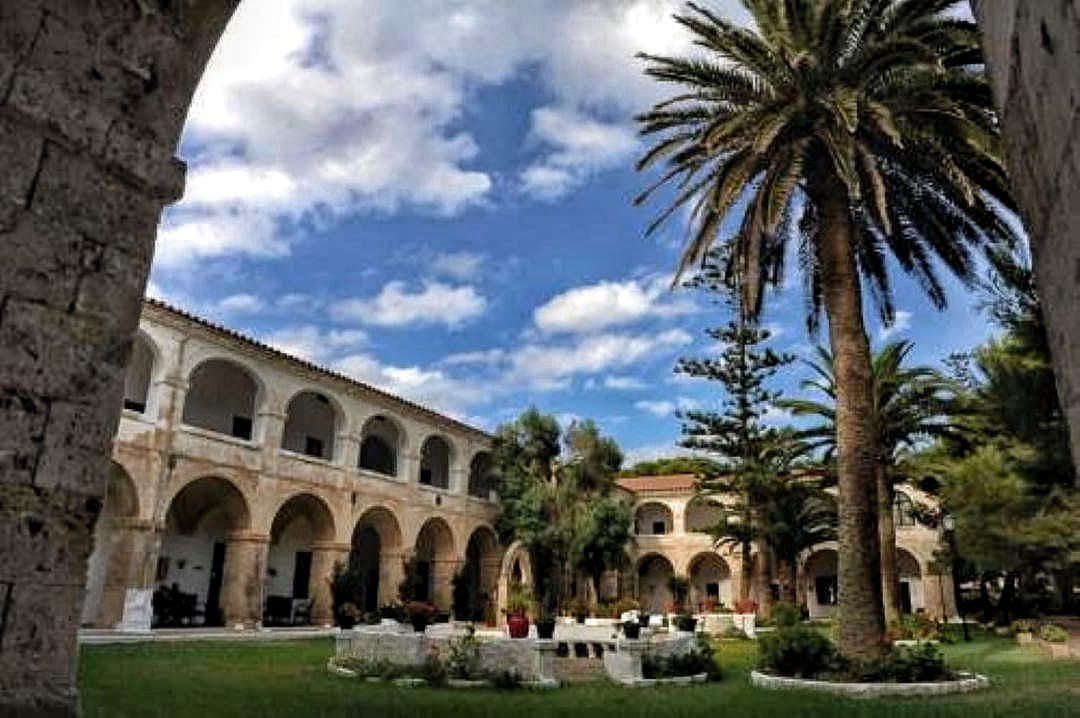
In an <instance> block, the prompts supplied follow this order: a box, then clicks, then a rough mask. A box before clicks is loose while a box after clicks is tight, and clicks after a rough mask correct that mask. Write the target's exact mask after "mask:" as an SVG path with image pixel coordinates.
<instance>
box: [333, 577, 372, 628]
mask: <svg viewBox="0 0 1080 718" xmlns="http://www.w3.org/2000/svg"><path fill="white" fill-rule="evenodd" d="M330 597H331V601H332V604H333V613H334V620H335V621H337V622H338V623H340V622H341V620H342V616H343V611H342V609H343V608H344V607H345V604H352V607H354V608H355V607H356V606H359V605H361V604H362V603H363V597H364V572H363V571H360V570H359V569H357V568H355V567H353V566H352V565H351V564H349V563H341V562H338V563H335V564H334V572H333V574H332V576H331V577H330Z"/></svg>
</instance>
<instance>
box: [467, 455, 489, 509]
mask: <svg viewBox="0 0 1080 718" xmlns="http://www.w3.org/2000/svg"><path fill="white" fill-rule="evenodd" d="M494 468H495V467H494V462H493V461H492V456H491V452H490V451H478V452H476V454H474V455H473V458H472V461H470V462H469V488H468V490H469V496H474V497H476V498H478V499H487V498H490V497H491V492H492V491H494V489H495V481H494V477H493V475H492V472H493V471H494Z"/></svg>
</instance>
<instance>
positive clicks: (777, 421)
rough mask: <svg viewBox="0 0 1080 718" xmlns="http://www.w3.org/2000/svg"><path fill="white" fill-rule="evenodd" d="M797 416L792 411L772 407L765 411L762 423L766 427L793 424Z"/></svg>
mask: <svg viewBox="0 0 1080 718" xmlns="http://www.w3.org/2000/svg"><path fill="white" fill-rule="evenodd" d="M794 416H795V415H794V414H793V413H792V412H791V410H790V409H781V408H779V407H775V406H770V407H769V408H768V409H766V410H765V413H764V414H762V415H761V423H762V424H765V425H766V426H780V425H782V424H788V423H790V422H791V420H792V418H793V417H794Z"/></svg>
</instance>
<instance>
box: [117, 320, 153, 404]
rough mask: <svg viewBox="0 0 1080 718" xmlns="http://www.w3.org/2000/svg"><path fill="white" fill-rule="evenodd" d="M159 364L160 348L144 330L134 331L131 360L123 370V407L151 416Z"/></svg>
mask: <svg viewBox="0 0 1080 718" xmlns="http://www.w3.org/2000/svg"><path fill="white" fill-rule="evenodd" d="M159 366H161V350H160V349H158V346H157V344H156V343H155V342H154V340H153V339H151V338H150V336H149V335H147V334H146V332H144V331H142V330H141V329H140V330H139V331H137V332H135V340H134V342H133V343H132V346H131V360H130V361H129V362H128V366H127V371H126V372H124V408H125V409H126V410H128V411H134V412H136V413H138V414H143V415H145V416H153V414H154V411H153V409H154V408H155V404H156V402H155V401H154V398H155V396H154V391H153V387H154V377H155V375H156V373H157V370H158V367H159Z"/></svg>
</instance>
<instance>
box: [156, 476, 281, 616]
mask: <svg viewBox="0 0 1080 718" xmlns="http://www.w3.org/2000/svg"><path fill="white" fill-rule="evenodd" d="M250 529H251V510H250V508H249V502H248V500H247V499H246V498H245V496H244V494H243V492H242V491H241V490H240V489H239V488H237V485H236V484H234V483H233V482H232V481H230V480H229V479H226V478H222V477H219V476H204V477H201V478H197V479H194V480H192V481H190V482H188V483H187V484H185V485H184V486H182V487H181V488H179V490H178V491H176V493H175V494H174V495H173V496H172V498H171V500H170V501H169V502H168V507H167V509H166V511H165V521H164V528H163V531H162V538H161V550H160V553H159V555H158V560H157V566H156V567H155V574H154V583H155V586H156V587H157V591H156V592H155V595H154V624H155V625H158V626H190V625H207V626H221V625H230V626H231V625H238V624H244V625H252V624H254V623H255V622H256V621H257V620H258V618H259V616H260V614H261V610H260V604H261V600H260V597H261V593H262V576H263V574H264V572H265V564H264V562H265V556H264V554H265V548H266V543H267V540H268V539H267V538H266V537H265V536H259V535H256V534H253V533H252V532H251V530H250Z"/></svg>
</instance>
